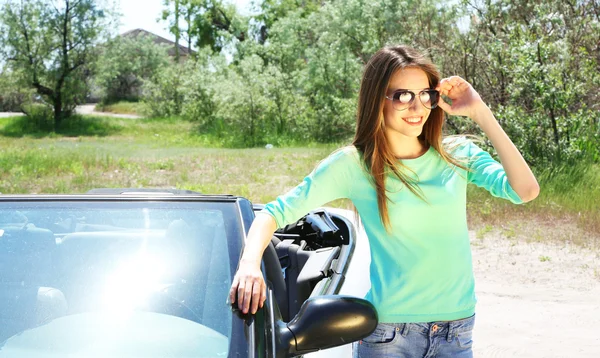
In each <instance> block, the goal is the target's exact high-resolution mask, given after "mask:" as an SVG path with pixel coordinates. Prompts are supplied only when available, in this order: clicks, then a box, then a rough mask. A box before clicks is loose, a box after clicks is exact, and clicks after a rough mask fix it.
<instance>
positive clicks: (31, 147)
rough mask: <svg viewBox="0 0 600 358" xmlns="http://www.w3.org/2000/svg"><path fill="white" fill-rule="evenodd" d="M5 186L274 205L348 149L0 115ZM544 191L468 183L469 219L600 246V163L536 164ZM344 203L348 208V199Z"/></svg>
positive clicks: (173, 123) (184, 124)
mask: <svg viewBox="0 0 600 358" xmlns="http://www.w3.org/2000/svg"><path fill="white" fill-rule="evenodd" d="M0 136H1V138H0V192H1V193H4V194H13V193H15V194H16V193H83V192H86V191H87V190H89V189H92V188H99V187H176V188H181V189H190V190H197V191H200V192H205V193H228V194H236V195H241V196H245V197H247V198H248V199H250V200H251V201H253V202H262V203H264V202H267V201H270V200H273V199H274V198H275V197H276V196H277V195H278V194H280V193H283V192H285V191H287V190H289V189H291V188H292V187H294V186H295V185H296V184H297V183H298V182H299V181H300V180H302V178H303V177H304V176H305V175H306V174H308V173H309V172H310V171H311V170H312V169H313V168H314V166H315V165H316V164H317V163H318V162H319V161H320V160H321V159H323V158H324V157H326V156H327V155H328V154H329V153H331V152H332V151H333V150H334V149H335V148H337V147H338V145H335V144H331V145H316V144H311V145H302V146H299V147H279V146H276V147H275V148H273V149H265V148H251V149H230V148H225V147H224V146H225V141H224V140H223V138H219V137H215V136H211V135H210V134H203V133H200V132H199V130H198V128H197V127H196V126H195V124H194V123H192V122H188V121H183V120H180V119H178V118H163V119H121V118H107V117H88V116H79V117H75V119H74V120H73V121H71V122H69V123H67V124H65V126H63V127H62V128H61V129H60V130H59V131H58V132H56V133H55V132H48V131H39V130H34V129H32V125H31V123H29V122H28V119H27V117H11V118H0ZM536 176H537V177H538V180H539V182H540V185H541V188H542V190H541V194H540V196H539V197H538V198H537V199H536V200H534V201H533V202H531V203H527V204H525V205H512V204H510V203H508V202H506V201H504V200H500V199H497V198H493V197H491V196H490V195H489V193H487V192H486V191H485V190H483V189H480V188H477V187H474V186H470V187H469V189H468V197H469V201H468V203H469V204H468V207H467V210H468V214H469V225H470V227H471V229H474V230H475V232H476V237H477V238H479V239H484V238H485V236H486V235H487V234H488V233H490V232H491V231H497V232H499V233H502V234H503V235H504V236H505V237H508V238H510V239H511V240H516V239H521V238H524V239H526V240H529V241H558V242H566V241H568V242H572V243H575V244H577V245H581V246H593V247H600V165H598V164H596V165H585V164H580V165H573V166H564V167H561V168H558V169H554V170H549V169H543V170H536ZM333 205H334V206H341V207H347V206H348V203H347V202H345V201H336V202H334V203H333Z"/></svg>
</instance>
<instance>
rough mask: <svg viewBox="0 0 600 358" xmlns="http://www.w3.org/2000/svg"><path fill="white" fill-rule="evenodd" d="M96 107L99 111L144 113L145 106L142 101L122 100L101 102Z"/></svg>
mask: <svg viewBox="0 0 600 358" xmlns="http://www.w3.org/2000/svg"><path fill="white" fill-rule="evenodd" d="M94 109H95V110H96V111H98V112H109V113H118V114H137V115H142V114H144V110H145V106H144V104H143V103H142V102H127V101H120V102H116V103H111V104H102V103H99V104H97V105H96V107H95V108H94Z"/></svg>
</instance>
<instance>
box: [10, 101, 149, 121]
mask: <svg viewBox="0 0 600 358" xmlns="http://www.w3.org/2000/svg"><path fill="white" fill-rule="evenodd" d="M95 107H96V105H95V104H82V105H80V106H77V107H76V108H75V112H76V113H79V114H85V115H94V116H105V117H114V118H132V119H135V118H142V117H141V116H138V115H136V114H117V113H110V112H96V111H95V110H94V108H95ZM22 115H23V113H20V112H0V118H3V117H13V116H22Z"/></svg>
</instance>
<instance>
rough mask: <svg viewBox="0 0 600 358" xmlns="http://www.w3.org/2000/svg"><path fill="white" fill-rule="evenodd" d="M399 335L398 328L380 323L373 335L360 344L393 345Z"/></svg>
mask: <svg viewBox="0 0 600 358" xmlns="http://www.w3.org/2000/svg"><path fill="white" fill-rule="evenodd" d="M398 333H399V332H397V331H396V327H394V326H390V325H387V324H383V323H380V324H378V325H377V328H375V331H373V333H371V335H369V336H368V337H365V338H363V340H362V341H361V343H360V344H366V345H381V344H388V343H392V342H393V341H394V340H395V339H396V335H397V334H398Z"/></svg>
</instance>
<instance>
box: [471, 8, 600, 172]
mask: <svg viewBox="0 0 600 358" xmlns="http://www.w3.org/2000/svg"><path fill="white" fill-rule="evenodd" d="M464 4H465V6H466V7H467V10H468V11H471V18H472V21H471V30H470V33H469V34H467V35H466V36H469V38H468V39H466V41H465V43H466V42H469V41H470V44H468V48H470V49H471V51H472V53H470V56H472V59H473V60H472V61H471V66H470V67H471V68H470V73H471V74H472V76H473V82H474V84H475V86H476V88H478V89H481V92H482V94H483V97H484V99H487V100H488V101H489V102H490V104H491V105H492V106H493V107H495V109H497V114H498V119H499V121H500V122H501V123H502V124H503V125H504V126H505V128H506V129H507V131H508V132H510V134H511V135H512V138H514V139H515V141H516V142H517V144H518V145H519V146H520V147H521V148H522V149H523V150H524V152H525V157H526V159H527V160H528V161H530V162H531V163H534V164H542V163H546V162H548V161H550V162H563V161H565V160H571V159H577V158H582V157H591V158H596V160H598V159H600V158H599V157H600V155H599V154H598V150H597V146H598V145H599V144H600V142H599V137H600V126H599V124H598V112H599V110H600V107H599V106H598V100H599V99H600V95H599V93H598V91H597V90H596V88H597V86H598V83H600V75H599V73H598V69H599V66H600V61H599V59H600V47H598V43H600V22H599V15H600V12H599V11H598V10H599V9H600V8H599V7H598V4H597V2H596V1H577V2H574V1H569V0H552V1H546V2H543V3H534V2H529V1H525V0H522V1H509V0H500V1H491V0H485V1H465V3H464ZM473 34H477V36H474V35H473ZM466 36H465V38H466Z"/></svg>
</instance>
